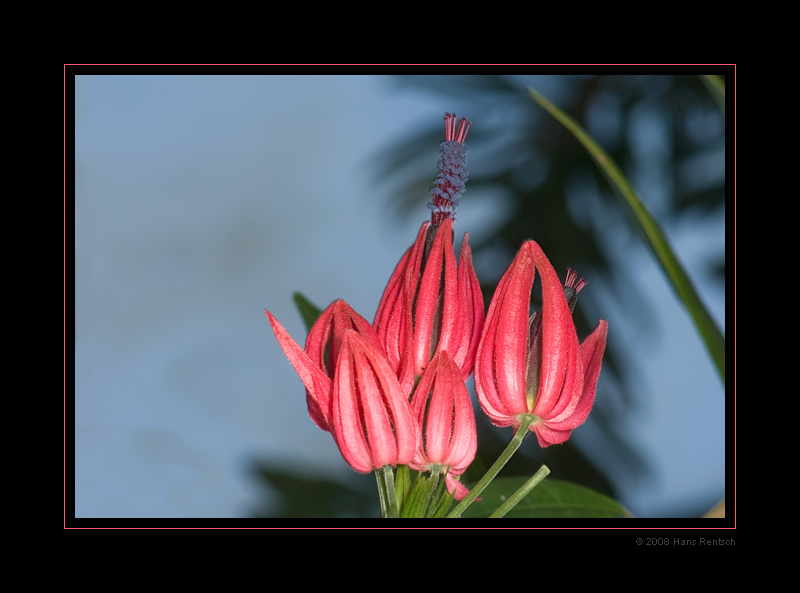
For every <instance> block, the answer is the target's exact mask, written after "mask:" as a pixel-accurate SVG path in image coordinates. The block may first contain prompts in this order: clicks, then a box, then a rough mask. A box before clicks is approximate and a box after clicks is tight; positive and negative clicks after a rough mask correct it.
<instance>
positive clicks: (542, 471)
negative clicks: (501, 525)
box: [489, 465, 550, 519]
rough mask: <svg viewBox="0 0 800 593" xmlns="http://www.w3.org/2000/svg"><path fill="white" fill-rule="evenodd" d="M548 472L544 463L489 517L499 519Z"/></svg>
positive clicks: (548, 469)
mask: <svg viewBox="0 0 800 593" xmlns="http://www.w3.org/2000/svg"><path fill="white" fill-rule="evenodd" d="M549 473H550V468H549V467H547V466H546V465H543V466H542V467H540V468H539V471H538V472H536V473H535V474H533V476H532V477H531V479H530V480H528V481H527V482H525V483H524V484H523V485H522V487H521V488H520V489H519V490H517V491H516V492H515V493H514V494H512V495H511V496H510V497H509V498H508V500H507V501H505V502H504V503H503V504H501V505H500V506H499V507H497V510H496V511H495V512H494V513H492V514H491V515H489V518H490V519H499V518H500V517H502V516H503V515H505V514H506V513H507V512H508V511H510V510H511V509H513V508H514V507H515V506H517V503H518V502H519V501H520V500H522V499H523V498H525V497H526V496H527V495H528V492H530V491H531V490H533V489H534V488H536V486H538V485H539V484H540V483H541V481H542V480H544V479H545V477H547V474H549Z"/></svg>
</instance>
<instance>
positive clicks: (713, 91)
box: [700, 74, 725, 114]
mask: <svg viewBox="0 0 800 593" xmlns="http://www.w3.org/2000/svg"><path fill="white" fill-rule="evenodd" d="M700 78H701V80H702V81H703V84H705V85H706V88H707V89H708V93H709V94H710V95H711V96H712V97H714V100H715V101H716V102H717V105H719V108H720V109H721V110H722V113H723V114H724V113H725V82H724V81H723V80H722V79H721V78H720V77H719V76H714V75H712V74H706V75H704V76H702V77H700Z"/></svg>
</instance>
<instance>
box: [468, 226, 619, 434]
mask: <svg viewBox="0 0 800 593" xmlns="http://www.w3.org/2000/svg"><path fill="white" fill-rule="evenodd" d="M537 269H538V270H539V273H540V275H541V277H542V308H541V310H540V311H537V312H536V313H534V314H533V315H532V316H530V317H529V306H530V295H531V289H532V287H533V279H534V275H535V270H537ZM584 283H585V281H583V282H580V281H579V282H577V283H576V282H575V278H574V277H573V276H570V277H569V279H568V283H567V288H569V289H570V290H571V291H572V292H573V293H575V294H576V293H577V291H578V290H579V289H580V288H581V287H582V286H583V284H584ZM572 296H573V297H574V294H573V295H572ZM573 306H574V303H573ZM606 331H607V325H606V322H605V321H602V320H601V321H600V324H599V325H598V327H597V329H596V330H595V331H594V332H593V333H592V335H591V336H589V338H587V339H586V341H585V342H584V345H583V346H581V345H579V342H578V336H577V333H576V332H575V325H574V323H573V321H572V315H571V310H570V304H569V303H568V302H567V299H566V297H565V295H564V288H563V287H562V285H561V282H560V281H559V279H558V275H557V274H556V272H555V270H554V269H553V266H552V265H550V262H549V261H548V259H547V257H546V256H545V254H544V252H543V251H542V249H541V248H540V247H539V245H538V244H537V243H535V242H534V241H527V242H525V244H523V246H522V248H521V249H520V251H519V253H518V254H517V256H516V258H515V259H514V261H513V262H512V263H511V266H510V267H509V268H508V270H507V271H506V273H505V274H504V275H503V278H502V279H501V280H500V283H499V284H498V286H497V290H496V291H495V294H494V297H493V298H492V302H491V304H490V305H489V311H488V312H487V314H486V323H485V325H484V328H483V334H482V336H481V340H480V344H479V346H478V353H477V357H476V360H475V388H476V391H477V393H478V401H479V402H480V404H481V407H482V408H483V410H484V412H485V413H486V415H487V416H489V419H490V420H491V421H492V422H493V423H494V424H495V425H496V426H514V427H517V426H519V424H520V422H521V418H522V416H524V415H533V416H534V420H533V422H532V424H531V427H530V430H532V431H534V432H535V433H536V436H537V439H538V440H539V444H540V445H541V446H542V447H546V446H548V445H552V444H556V443H562V442H564V441H566V440H567V439H568V438H569V436H570V434H571V433H572V430H573V429H574V428H576V427H577V426H579V425H580V424H582V423H583V422H584V420H586V417H587V416H588V414H589V411H590V410H591V408H592V404H593V403H594V397H595V390H596V387H597V378H598V376H599V374H600V365H601V361H602V356H603V351H604V350H605V343H606Z"/></svg>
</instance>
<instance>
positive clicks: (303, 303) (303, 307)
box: [292, 292, 322, 331]
mask: <svg viewBox="0 0 800 593" xmlns="http://www.w3.org/2000/svg"><path fill="white" fill-rule="evenodd" d="M292 299H293V300H294V304H295V305H296V306H297V308H298V309H299V310H300V315H302V317H303V322H304V323H305V324H306V329H307V330H308V331H311V326H312V325H314V322H315V321H316V320H317V319H319V316H320V315H322V309H320V308H319V307H317V306H316V305H315V304H314V303H312V302H311V301H309V300H308V299H307V298H306V297H305V296H303V295H302V293H299V292H296V293H294V294H293V295H292Z"/></svg>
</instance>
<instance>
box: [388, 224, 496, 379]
mask: <svg viewBox="0 0 800 593" xmlns="http://www.w3.org/2000/svg"><path fill="white" fill-rule="evenodd" d="M483 319H484V313H483V294H482V293H481V290H480V284H479V283H478V278H477V276H476V275H475V270H474V269H473V267H472V252H471V250H470V248H469V243H468V237H467V236H466V235H465V236H464V243H463V245H462V247H461V255H460V262H459V266H458V267H456V258H455V254H454V252H453V222H452V220H450V219H446V220H444V222H442V224H441V226H439V227H438V228H437V227H435V226H433V225H432V224H430V223H427V222H426V223H424V224H423V225H422V228H421V229H420V232H419V234H418V235H417V240H416V241H415V242H414V245H412V246H411V247H410V248H409V250H408V251H407V252H406V253H405V255H404V256H403V258H402V259H401V260H400V263H399V264H398V265H397V267H396V268H395V270H394V273H393V274H392V277H391V278H390V279H389V283H388V285H387V286H386V290H385V291H384V293H383V297H382V299H381V302H380V305H379V306H378V312H377V314H376V315H375V322H374V327H375V330H376V331H377V332H378V336H379V338H380V340H381V343H382V344H383V347H384V349H385V350H386V353H387V356H388V357H389V360H390V362H391V363H392V367H393V368H394V369H395V372H396V373H397V376H398V378H399V380H400V385H401V386H402V387H403V390H404V391H405V392H406V393H407V394H409V395H410V394H411V391H412V390H413V387H414V383H415V380H417V379H419V377H421V376H422V375H423V373H424V372H425V368H426V367H427V366H428V363H429V362H430V360H431V359H432V358H433V356H434V355H435V354H436V352H437V351H440V350H447V351H448V352H450V353H451V354H452V357H453V360H454V361H455V363H456V364H457V365H458V367H459V369H460V370H461V374H462V376H463V378H464V379H465V380H466V379H467V378H468V377H469V375H470V374H471V373H472V368H473V366H474V364H475V353H476V351H477V348H478V339H479V338H480V330H481V327H482V326H483Z"/></svg>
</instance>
